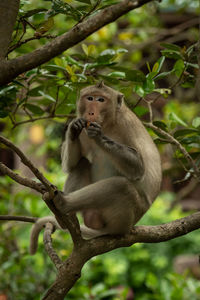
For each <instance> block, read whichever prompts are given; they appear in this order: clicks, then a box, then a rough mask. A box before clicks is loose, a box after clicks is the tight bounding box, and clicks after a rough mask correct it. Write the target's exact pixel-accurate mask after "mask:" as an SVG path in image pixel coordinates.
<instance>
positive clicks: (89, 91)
mask: <svg viewBox="0 0 200 300" xmlns="http://www.w3.org/2000/svg"><path fill="white" fill-rule="evenodd" d="M122 104H123V94H121V93H119V92H118V91H115V90H113V89H112V88H110V87H108V86H106V85H105V84H104V83H103V82H100V83H98V84H96V85H92V86H88V87H86V88H84V89H82V90H81V92H80V99H79V100H78V103H77V111H78V115H79V117H83V118H84V119H86V120H87V121H88V122H97V123H99V124H100V125H101V126H107V125H109V124H111V123H114V122H115V119H116V115H117V112H118V111H119V110H120V109H121V106H122Z"/></svg>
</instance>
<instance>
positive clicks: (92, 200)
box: [54, 176, 147, 233]
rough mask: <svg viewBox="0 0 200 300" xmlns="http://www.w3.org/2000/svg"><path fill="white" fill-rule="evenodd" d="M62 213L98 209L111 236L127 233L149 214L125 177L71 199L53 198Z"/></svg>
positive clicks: (103, 182)
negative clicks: (145, 213)
mask: <svg viewBox="0 0 200 300" xmlns="http://www.w3.org/2000/svg"><path fill="white" fill-rule="evenodd" d="M54 203H55V205H56V207H57V208H58V209H59V210H60V211H62V213H64V214H65V213H69V212H76V211H83V210H87V209H98V211H99V213H100V214H101V215H102V218H103V220H104V222H105V227H108V228H109V232H110V231H111V232H110V233H120V232H123V231H127V228H130V226H131V225H132V224H134V223H136V222H137V221H138V219H140V218H141V216H142V215H143V214H144V212H145V211H146V210H147V207H146V205H145V204H144V203H143V200H142V199H141V198H140V196H139V194H138V193H137V191H136V189H135V188H134V186H133V184H132V183H131V182H129V181H128V180H127V179H126V178H125V177H120V176H119V177H118V176H116V177H111V178H108V179H104V180H100V181H98V182H96V183H93V184H90V185H88V186H86V187H83V188H81V189H80V190H77V191H75V192H72V193H69V194H68V195H61V194H58V195H57V196H56V197H55V198H54Z"/></svg>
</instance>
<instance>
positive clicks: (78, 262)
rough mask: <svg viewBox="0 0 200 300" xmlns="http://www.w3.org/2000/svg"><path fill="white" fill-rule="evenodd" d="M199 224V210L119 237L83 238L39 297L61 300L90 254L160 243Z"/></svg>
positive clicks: (138, 228)
mask: <svg viewBox="0 0 200 300" xmlns="http://www.w3.org/2000/svg"><path fill="white" fill-rule="evenodd" d="M199 228H200V212H197V213H194V214H192V215H190V216H188V217H185V218H182V219H179V220H175V221H173V222H170V223H167V224H162V225H157V226H136V227H134V229H133V230H132V232H131V233H130V234H127V235H125V236H121V237H120V236H119V237H110V236H105V237H99V238H95V239H92V240H88V241H84V243H83V244H82V246H81V247H80V248H76V249H74V251H73V252H72V254H71V256H70V257H69V259H67V260H66V261H65V263H64V265H63V266H62V268H61V269H60V270H59V273H58V276H57V279H56V281H55V283H54V284H53V286H52V287H51V288H50V289H49V290H48V292H47V293H46V295H45V296H44V298H43V300H52V299H57V300H62V299H64V297H65V295H66V294H67V292H68V291H69V290H70V289H71V288H72V287H73V285H74V284H75V282H76V281H77V280H78V278H79V277H80V274H81V269H82V267H83V265H84V264H85V262H86V261H88V260H89V259H90V258H91V257H93V256H96V255H99V254H103V253H105V252H108V251H111V250H113V249H116V248H120V247H129V246H131V245H132V244H135V243H160V242H164V241H168V240H171V239H174V238H176V237H179V236H182V235H185V234H187V233H189V232H191V231H193V230H196V229H199Z"/></svg>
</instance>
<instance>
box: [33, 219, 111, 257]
mask: <svg viewBox="0 0 200 300" xmlns="http://www.w3.org/2000/svg"><path fill="white" fill-rule="evenodd" d="M48 222H50V223H52V224H53V225H54V226H55V228H56V229H61V230H63V229H62V228H61V227H60V225H59V224H58V222H57V221H56V219H55V217H53V216H47V217H43V218H40V219H38V220H37V222H35V224H34V225H33V227H32V229H31V235H30V246H29V252H30V254H31V255H34V254H35V253H36V251H37V248H38V238H39V234H40V232H41V231H42V229H43V228H44V227H45V225H46V224H47V223H48ZM80 228H81V234H82V236H83V238H84V239H92V238H95V237H98V236H101V235H105V234H107V233H106V232H104V231H102V230H101V231H100V230H95V229H91V228H88V227H86V226H85V225H81V226H80Z"/></svg>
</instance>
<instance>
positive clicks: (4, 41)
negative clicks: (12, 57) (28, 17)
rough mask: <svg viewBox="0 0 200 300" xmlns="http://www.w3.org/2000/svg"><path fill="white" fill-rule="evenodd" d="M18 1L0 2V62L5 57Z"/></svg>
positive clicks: (4, 0)
mask: <svg viewBox="0 0 200 300" xmlns="http://www.w3.org/2000/svg"><path fill="white" fill-rule="evenodd" d="M19 2H20V0H1V1H0V60H3V59H4V58H5V56H6V53H7V50H8V46H9V44H10V41H11V37H12V32H13V28H14V25H15V21H16V18H17V14H18V11H19Z"/></svg>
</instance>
